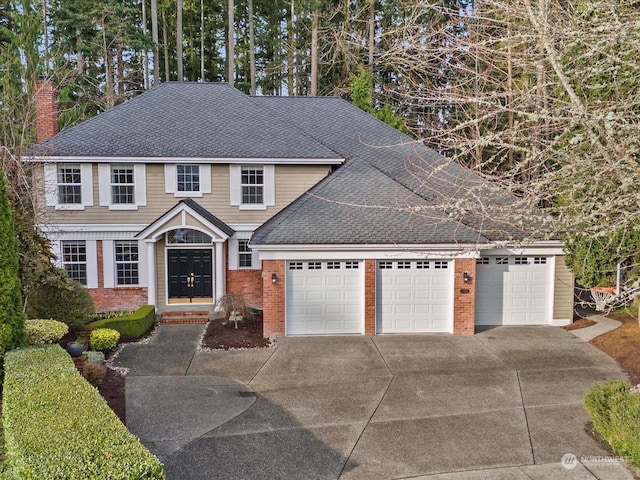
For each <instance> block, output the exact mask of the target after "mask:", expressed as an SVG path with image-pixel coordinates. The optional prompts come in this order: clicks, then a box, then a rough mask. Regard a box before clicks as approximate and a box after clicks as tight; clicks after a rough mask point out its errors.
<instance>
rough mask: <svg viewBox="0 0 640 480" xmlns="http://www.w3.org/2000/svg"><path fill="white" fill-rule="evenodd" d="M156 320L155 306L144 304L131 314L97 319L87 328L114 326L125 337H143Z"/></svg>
mask: <svg viewBox="0 0 640 480" xmlns="http://www.w3.org/2000/svg"><path fill="white" fill-rule="evenodd" d="M155 321H156V309H155V307H154V306H153V305H143V306H142V307H140V308H139V309H138V310H136V311H135V312H133V313H132V314H131V315H125V316H123V317H116V318H106V319H104V320H97V321H95V322H91V323H90V324H88V325H87V328H90V329H96V328H112V329H113V330H117V331H118V332H120V335H122V336H123V337H141V336H142V335H144V334H145V333H146V332H147V331H148V330H149V329H150V328H151V327H152V326H153V324H154V323H155Z"/></svg>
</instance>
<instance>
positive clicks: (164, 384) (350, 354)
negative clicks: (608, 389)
mask: <svg viewBox="0 0 640 480" xmlns="http://www.w3.org/2000/svg"><path fill="white" fill-rule="evenodd" d="M202 328H203V327H202V326H193V325H175V326H169V325H163V326H161V327H159V329H158V332H157V333H156V335H155V336H154V337H153V338H152V340H151V342H150V343H148V344H146V345H129V346H127V347H126V348H125V349H124V350H123V351H122V352H121V354H120V356H119V357H118V359H117V361H116V365H117V366H122V367H128V368H130V373H129V375H128V376H127V379H126V398H127V419H128V427H129V429H130V430H131V431H132V432H133V433H135V434H136V435H138V436H140V438H141V439H142V441H143V443H144V444H145V445H147V446H148V448H149V449H150V450H151V451H152V452H153V453H155V454H156V455H158V457H159V458H160V459H161V461H163V463H164V464H165V469H166V473H167V478H168V479H169V480H182V479H205V478H216V479H262V478H264V479H279V478H281V479H304V480H307V479H338V478H340V479H376V478H379V479H387V478H413V479H416V478H418V479H432V480H436V479H437V480H444V479H448V480H463V479H465V480H466V479H472V480H475V479H478V480H479V479H496V480H519V479H523V480H524V479H528V480H531V479H540V480H542V479H576V480H578V479H580V480H588V479H606V480H618V479H620V480H622V479H625V480H627V479H633V478H634V476H633V475H632V474H631V473H630V472H629V470H627V469H626V468H625V467H624V466H623V465H622V464H621V463H620V462H618V461H616V459H614V458H612V457H611V453H610V452H608V451H607V450H606V449H605V448H604V447H603V446H602V444H601V443H599V442H598V441H597V440H596V439H594V437H593V436H592V435H591V434H590V433H589V430H588V421H589V419H588V417H587V414H586V413H585V411H584V409H583V408H582V406H581V398H582V395H583V394H584V392H585V391H586V390H587V389H588V388H589V386H590V385H591V384H592V383H594V382H598V381H604V380H609V379H615V378H626V376H625V374H624V373H623V372H622V371H621V370H620V369H619V367H618V366H617V364H616V363H615V362H614V361H613V360H612V359H610V358H609V357H607V356H606V355H605V354H603V353H602V352H600V351H599V350H597V349H595V348H593V347H591V346H590V345H588V344H586V343H585V342H584V341H582V340H581V339H579V338H576V337H575V336H574V335H572V334H570V333H568V332H565V331H563V330H562V329H559V328H554V327H511V328H509V327H499V328H494V329H489V330H486V331H484V332H482V333H480V334H477V335H475V336H473V337H462V336H451V335H413V336H376V337H363V336H341V337H315V338H310V337H306V338H305V337H301V338H284V339H279V340H278V347H277V348H273V349H264V350H253V351H250V350H248V351H236V352H219V351H215V352H202V351H197V350H196V345H197V343H198V339H199V336H200V334H201V331H202Z"/></svg>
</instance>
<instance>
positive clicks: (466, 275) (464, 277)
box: [462, 272, 471, 283]
mask: <svg viewBox="0 0 640 480" xmlns="http://www.w3.org/2000/svg"><path fill="white" fill-rule="evenodd" d="M462 281H463V282H464V283H471V275H469V273H468V272H464V273H463V274H462Z"/></svg>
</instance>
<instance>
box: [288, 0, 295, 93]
mask: <svg viewBox="0 0 640 480" xmlns="http://www.w3.org/2000/svg"><path fill="white" fill-rule="evenodd" d="M293 2H294V0H291V11H290V14H291V15H290V17H289V21H288V22H287V43H288V48H287V93H288V94H289V96H290V97H293V96H294V95H295V90H294V87H295V80H294V77H295V68H294V65H293V62H294V49H295V41H294V39H293V7H294V4H293Z"/></svg>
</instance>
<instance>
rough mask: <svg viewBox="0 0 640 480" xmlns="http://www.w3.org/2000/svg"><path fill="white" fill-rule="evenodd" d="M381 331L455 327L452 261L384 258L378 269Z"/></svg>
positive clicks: (417, 330)
mask: <svg viewBox="0 0 640 480" xmlns="http://www.w3.org/2000/svg"><path fill="white" fill-rule="evenodd" d="M376 305H377V308H376V319H377V328H376V330H377V332H378V333H423V332H425V333H426V332H452V331H453V263H452V262H451V261H449V260H393V261H389V260H385V261H379V262H378V267H377V271H376Z"/></svg>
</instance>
